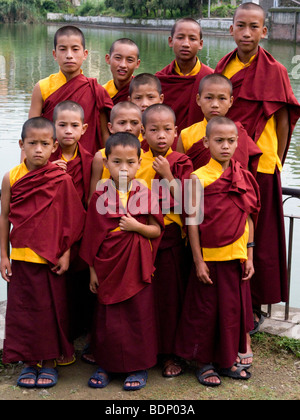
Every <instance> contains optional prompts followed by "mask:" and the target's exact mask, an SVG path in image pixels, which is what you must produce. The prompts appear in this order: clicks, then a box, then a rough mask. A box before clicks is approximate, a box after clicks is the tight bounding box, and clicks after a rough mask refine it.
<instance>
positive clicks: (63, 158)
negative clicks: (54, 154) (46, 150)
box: [61, 146, 78, 162]
mask: <svg viewBox="0 0 300 420" xmlns="http://www.w3.org/2000/svg"><path fill="white" fill-rule="evenodd" d="M77 154H78V146H76V149H75V152H74V155H73V156H72V157H71V159H66V158H65V157H64V155H63V154H62V155H61V160H63V161H64V162H70V161H71V160H74V159H75V158H76V157H77Z"/></svg>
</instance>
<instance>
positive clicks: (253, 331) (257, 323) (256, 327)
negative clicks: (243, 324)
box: [249, 312, 265, 335]
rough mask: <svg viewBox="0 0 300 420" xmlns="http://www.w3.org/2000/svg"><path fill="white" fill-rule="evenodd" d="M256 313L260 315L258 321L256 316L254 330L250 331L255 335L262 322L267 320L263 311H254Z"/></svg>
mask: <svg viewBox="0 0 300 420" xmlns="http://www.w3.org/2000/svg"><path fill="white" fill-rule="evenodd" d="M254 313H255V315H257V317H258V321H256V319H255V317H254V328H253V330H252V331H250V332H249V334H250V335H253V334H255V333H257V332H258V331H259V328H260V326H261V324H262V323H263V322H264V320H265V318H264V316H263V314H262V313H260V312H254Z"/></svg>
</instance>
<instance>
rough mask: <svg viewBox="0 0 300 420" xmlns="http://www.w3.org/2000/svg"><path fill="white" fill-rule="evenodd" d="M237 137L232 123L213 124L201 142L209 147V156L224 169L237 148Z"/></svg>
mask: <svg viewBox="0 0 300 420" xmlns="http://www.w3.org/2000/svg"><path fill="white" fill-rule="evenodd" d="M237 139H238V136H237V129H236V127H235V126H233V125H232V124H214V125H213V126H212V127H211V131H210V134H209V136H208V137H205V138H204V140H203V144H204V146H205V147H206V148H208V149H209V151H210V154H211V157H212V158H213V159H215V160H216V161H217V162H219V163H220V165H222V167H223V169H226V168H227V167H228V166H229V162H230V159H231V158H232V156H233V154H234V152H235V150H236V148H237Z"/></svg>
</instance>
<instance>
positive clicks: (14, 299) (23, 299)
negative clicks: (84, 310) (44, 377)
mask: <svg viewBox="0 0 300 420" xmlns="http://www.w3.org/2000/svg"><path fill="white" fill-rule="evenodd" d="M67 302H68V294H67V289H66V280H65V276H64V275H61V276H59V275H57V274H55V273H53V272H52V271H51V270H50V268H49V266H48V265H47V264H35V263H28V262H24V261H14V260H13V261H12V278H11V282H10V283H9V288H8V296H7V310H6V320H5V322H6V324H5V340H4V348H3V362H4V363H13V362H18V361H27V362H39V361H41V360H50V359H56V358H58V357H59V356H61V355H62V354H63V355H64V356H65V357H67V358H68V357H72V355H73V353H74V348H73V345H72V344H71V343H70V342H69V337H68V331H69V325H68V308H67Z"/></svg>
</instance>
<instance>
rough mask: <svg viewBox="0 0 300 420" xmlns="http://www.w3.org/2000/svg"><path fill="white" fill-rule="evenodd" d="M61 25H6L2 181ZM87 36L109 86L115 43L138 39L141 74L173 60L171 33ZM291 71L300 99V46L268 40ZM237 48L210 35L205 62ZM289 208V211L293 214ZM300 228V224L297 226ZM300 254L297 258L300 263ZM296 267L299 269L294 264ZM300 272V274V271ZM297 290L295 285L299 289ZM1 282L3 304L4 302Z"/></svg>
mask: <svg viewBox="0 0 300 420" xmlns="http://www.w3.org/2000/svg"><path fill="white" fill-rule="evenodd" d="M58 27H59V25H50V26H48V25H5V24H2V25H0V40H1V41H0V179H1V180H2V177H3V175H4V173H5V172H7V171H8V170H9V169H10V168H11V167H13V166H14V165H16V164H18V163H19V150H18V145H17V141H18V139H19V137H20V132H21V127H22V124H23V123H24V121H25V120H26V119H27V115H28V111H29V107H30V99H31V92H32V89H33V86H34V85H35V83H36V82H37V81H38V80H40V79H41V78H44V77H47V76H48V75H49V74H51V73H55V72H57V71H58V67H57V64H56V62H55V61H54V59H53V56H52V49H53V37H54V33H55V31H56V30H57V28H58ZM82 30H83V32H84V33H85V37H86V48H87V49H88V51H89V55H88V59H87V60H86V62H85V63H84V65H83V71H84V74H85V75H86V76H90V77H96V78H97V79H98V81H99V83H101V84H103V83H105V82H106V81H107V80H109V79H111V74H110V70H109V67H108V65H107V64H106V63H105V60H104V56H105V54H106V53H107V52H108V50H109V48H110V45H111V44H112V42H113V41H114V40H116V39H118V38H121V37H129V38H131V39H133V40H134V41H135V42H136V43H137V44H138V46H139V48H140V58H141V65H140V68H139V70H138V72H137V73H142V72H150V73H155V72H156V71H157V70H160V69H161V68H163V67H164V66H165V65H167V64H168V63H169V62H170V61H171V60H172V59H173V53H172V50H171V49H170V48H169V47H168V44H167V37H168V32H166V31H149V30H147V31H141V30H136V31H134V30H132V29H127V30H126V29H124V30H123V29H122V30H117V29H99V28H82ZM262 45H263V47H264V48H266V49H267V50H268V51H269V52H270V53H271V54H272V55H273V56H274V57H275V58H276V59H277V60H278V61H280V62H281V63H282V64H284V65H285V66H286V68H287V69H288V72H289V75H290V78H291V83H292V86H293V90H294V93H295V95H296V97H297V98H298V100H299V99H300V71H299V72H298V73H299V74H297V72H296V74H295V76H296V77H292V74H293V68H294V67H295V64H293V63H292V59H293V57H294V56H297V55H299V56H300V45H294V44H290V43H280V42H270V41H264V43H263V44H262ZM233 48H235V44H234V42H233V40H232V38H231V37H227V36H222V37H213V36H204V46H203V50H202V51H201V54H200V57H201V60H202V61H203V62H204V63H205V64H207V65H208V66H210V67H212V68H214V67H215V65H216V64H217V62H218V61H219V59H220V58H221V57H223V56H224V55H225V54H226V53H227V52H230V51H231V50H232V49H233ZM299 140H300V123H298V125H297V127H296V130H295V132H294V135H293V138H292V143H291V146H290V150H289V154H288V156H287V160H286V164H285V167H284V170H283V174H282V180H283V185H284V186H296V187H300V141H299ZM299 204H300V202H299V203H298V201H296V200H294V201H293V203H289V204H288V206H289V207H290V209H291V211H293V212H294V213H297V214H300V209H299ZM290 209H289V210H290ZM296 225H297V223H296ZM296 230H297V237H296V240H295V245H294V246H295V249H296V251H295V253H298V257H299V256H300V255H299V253H300V243H299V239H300V234H298V232H299V231H300V229H299V227H298V226H296ZM295 259H297V255H295V256H294V260H295ZM294 266H296V264H294ZM299 271H300V270H299ZM293 276H295V277H298V279H295V281H294V280H293V283H295V282H298V285H297V288H298V291H297V292H296V293H295V292H293V293H292V297H291V305H292V306H298V307H300V285H299V283H300V279H299V275H298V273H297V272H296V274H293ZM293 287H294V286H293ZM2 289H3V286H2V282H0V301H1V300H3V291H2V292H1V290H2Z"/></svg>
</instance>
